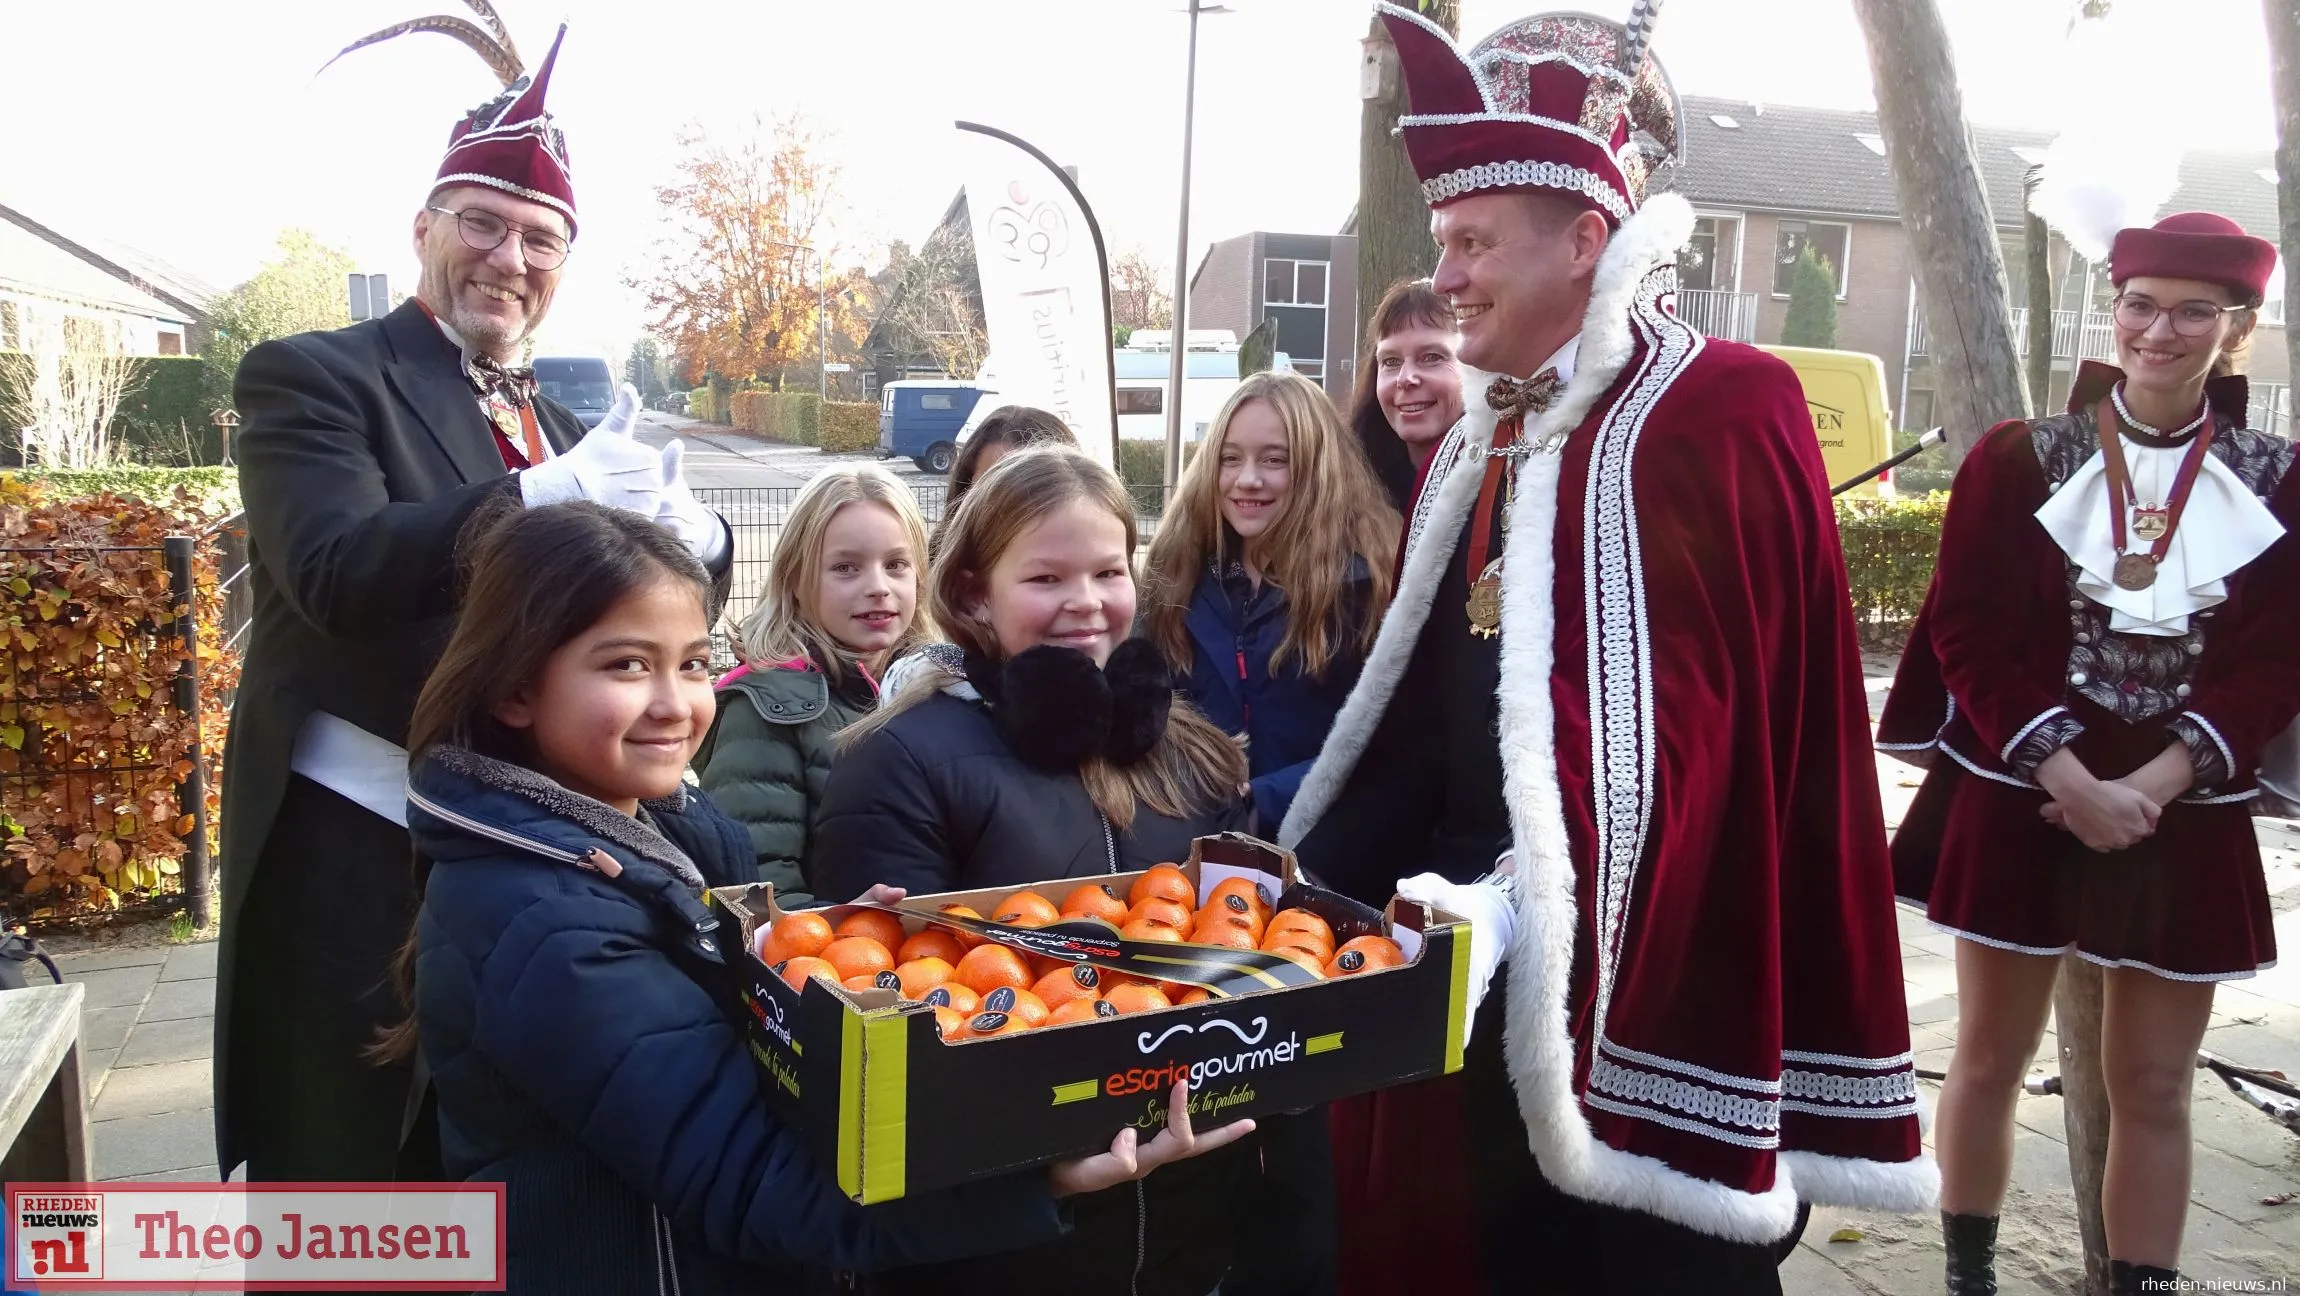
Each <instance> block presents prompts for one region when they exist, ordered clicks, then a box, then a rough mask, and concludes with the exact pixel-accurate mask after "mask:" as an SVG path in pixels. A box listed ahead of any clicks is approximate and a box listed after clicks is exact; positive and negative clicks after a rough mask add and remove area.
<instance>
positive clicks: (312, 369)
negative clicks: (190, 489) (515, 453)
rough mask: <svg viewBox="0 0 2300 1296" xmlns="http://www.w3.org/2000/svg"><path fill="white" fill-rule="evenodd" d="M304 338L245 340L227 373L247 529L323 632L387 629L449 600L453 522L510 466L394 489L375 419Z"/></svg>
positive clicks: (506, 482)
mask: <svg viewBox="0 0 2300 1296" xmlns="http://www.w3.org/2000/svg"><path fill="white" fill-rule="evenodd" d="M305 345H306V344H305V343H304V341H303V339H301V338H282V339H280V340H278V341H273V342H266V343H264V344H263V345H261V346H259V347H256V348H255V349H254V350H252V351H250V352H248V354H247V357H246V358H245V359H243V360H242V361H241V362H240V368H239V375H238V378H237V379H236V381H235V382H234V383H233V388H232V403H233V406H234V407H235V408H236V409H238V410H239V412H240V417H241V419H242V420H243V422H242V424H241V427H240V432H239V435H238V437H237V438H236V441H235V445H234V450H235V452H236V454H237V456H238V459H239V464H240V492H241V495H242V498H244V499H245V500H246V501H247V513H248V526H249V539H250V540H251V541H252V543H253V544H254V546H255V547H256V549H257V551H258V552H260V553H262V554H263V556H264V560H265V564H266V565H267V566H268V567H269V568H270V570H271V571H272V572H273V573H274V575H275V577H276V578H277V580H278V581H279V588H280V592H281V594H282V595H283V596H284V597H285V598H286V599H287V600H288V602H289V603H290V605H292V606H293V607H294V608H295V609H296V611H297V612H298V613H300V614H301V615H302V616H303V617H304V619H305V620H307V621H309V622H311V623H312V624H313V625H315V626H317V627H318V628H319V629H320V630H322V631H324V632H325V633H327V634H330V635H337V636H352V635H360V634H372V633H376V632H379V631H384V630H388V629H391V628H394V627H397V626H400V625H403V624H405V623H407V622H409V621H417V620H423V619H427V618H430V617H436V616H443V615H445V614H447V613H448V612H451V611H453V610H454V598H455V591H454V584H455V582H454V578H453V577H454V562H455V541H456V536H457V533H458V532H460V531H461V530H462V528H463V524H464V523H465V522H466V521H468V520H469V519H470V517H471V515H472V514H473V513H474V512H475V511H477V510H478V509H479V508H480V507H481V506H482V505H484V504H486V503H487V502H488V501H490V500H495V499H503V498H512V499H516V498H517V490H518V487H517V485H516V483H517V480H518V479H517V478H516V477H514V476H513V475H511V474H509V473H506V474H504V475H503V476H502V477H499V478H492V479H489V480H486V481H479V482H472V483H469V484H467V485H463V486H460V487H457V488H454V489H451V490H448V491H445V492H443V493H441V494H439V495H436V496H434V497H432V498H431V499H428V500H424V501H422V502H420V503H408V502H401V501H394V500H393V499H392V498H391V494H390V490H389V488H388V486H387V484H386V482H385V480H384V475H383V469H382V467H381V465H380V464H379V462H378V460H377V456H376V451H375V446H374V444H373V443H372V441H371V437H373V436H374V435H375V427H374V424H375V420H374V418H373V416H372V415H371V413H370V412H369V411H368V410H366V409H364V408H362V405H361V402H360V401H359V400H358V398H357V397H355V396H354V395H353V393H352V392H351V390H350V389H349V388H348V387H346V386H345V384H344V382H343V380H342V378H341V377H340V376H339V375H338V374H336V373H335V372H333V371H332V370H330V369H329V368H328V367H327V366H326V365H323V364H321V363H320V362H319V361H318V360H317V359H316V358H314V356H313V355H312V354H310V353H309V352H308V351H307V350H306V349H305Z"/></svg>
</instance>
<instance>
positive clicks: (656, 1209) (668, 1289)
mask: <svg viewBox="0 0 2300 1296" xmlns="http://www.w3.org/2000/svg"><path fill="white" fill-rule="evenodd" d="M647 1214H648V1216H649V1217H650V1218H649V1220H648V1231H649V1232H651V1233H653V1234H654V1236H655V1296H680V1293H679V1242H678V1239H677V1238H675V1237H673V1236H672V1234H671V1221H669V1220H667V1219H664V1218H663V1208H662V1207H660V1206H654V1205H650V1206H648V1207H647ZM666 1274H668V1275H669V1277H670V1282H669V1285H665V1283H664V1276H665V1275H666Z"/></svg>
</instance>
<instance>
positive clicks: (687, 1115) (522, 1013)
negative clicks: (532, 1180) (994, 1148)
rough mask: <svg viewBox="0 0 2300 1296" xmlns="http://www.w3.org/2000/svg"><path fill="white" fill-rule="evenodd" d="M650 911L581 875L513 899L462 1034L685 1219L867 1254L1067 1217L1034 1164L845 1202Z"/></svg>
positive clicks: (1051, 1223)
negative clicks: (776, 1111)
mask: <svg viewBox="0 0 2300 1296" xmlns="http://www.w3.org/2000/svg"><path fill="white" fill-rule="evenodd" d="M434 921H436V919H434ZM650 922H651V918H650V916H649V915H648V914H646V913H645V912H644V911H642V910H641V909H640V908H639V906H638V905H636V904H635V903H633V902H631V901H630V900H628V899H626V898H624V897H621V896H617V895H612V894H608V893H604V892H602V891H599V890H595V889H592V888H590V887H588V886H585V885H583V884H581V883H579V882H578V883H575V884H573V885H570V886H565V887H562V888H561V889H559V890H558V891H557V893H556V894H549V895H545V896H543V897H541V898H539V899H538V900H536V901H535V902H534V903H532V904H529V905H527V906H526V907H525V908H524V909H522V910H519V911H517V912H516V913H514V914H513V915H512V916H511V917H510V919H509V921H508V923H507V925H506V926H505V927H504V928H503V930H502V931H501V933H500V935H499V937H498V938H497V939H496V940H495V941H494V942H493V944H492V946H491V947H490V948H489V950H488V953H487V954H486V955H485V956H484V957H483V958H482V959H481V960H480V961H479V964H478V966H477V968H476V969H475V972H476V976H475V978H474V984H473V990H474V1001H475V1008H476V1013H477V1019H476V1027H477V1029H476V1031H475V1032H474V1036H473V1043H474V1045H475V1047H476V1048H477V1049H478V1050H479V1051H480V1052H481V1053H482V1054H483V1055H484V1056H485V1057H487V1058H488V1060H489V1061H490V1062H491V1063H492V1064H493V1065H494V1066H495V1068H497V1069H498V1070H499V1071H500V1073H501V1074H502V1076H503V1078H504V1079H505V1080H506V1081H507V1082H508V1083H510V1084H513V1085H515V1086H517V1087H518V1088H519V1089H520V1090H522V1091H524V1092H525V1093H526V1094H528V1095H529V1096H530V1097H531V1098H532V1099H533V1100H534V1101H535V1102H536V1103H537V1104H538V1105H540V1106H541V1107H542V1108H543V1109H544V1110H545V1111H546V1112H547V1113H548V1114H549V1115H550V1116H551V1118H552V1119H553V1120H554V1121H555V1122H556V1123H557V1124H559V1125H560V1126H561V1127H562V1128H564V1129H566V1130H568V1131H570V1132H572V1133H573V1134H574V1135H575V1137H577V1138H578V1139H580V1140H581V1141H582V1142H583V1144H584V1146H585V1147H586V1148H587V1149H589V1150H590V1152H591V1153H592V1154H593V1155H595V1156H597V1157H599V1158H600V1159H601V1160H603V1161H604V1162H605V1163H606V1164H607V1165H608V1166H609V1167H610V1168H611V1169H612V1170H613V1171H614V1172H615V1173H616V1174H617V1175H619V1176H620V1177H622V1178H623V1179H624V1180H625V1181H626V1182H628V1183H630V1184H631V1185H632V1186H633V1187H635V1188H637V1189H638V1190H639V1191H640V1192H642V1193H644V1194H645V1195H646V1197H647V1198H648V1199H649V1200H650V1201H653V1202H655V1203H656V1204H657V1205H659V1206H660V1207H661V1208H662V1209H663V1210H664V1212H665V1213H666V1214H668V1215H670V1216H671V1217H672V1219H673V1220H674V1221H675V1222H676V1223H677V1224H678V1225H680V1226H681V1228H682V1229H683V1230H684V1231H687V1232H689V1233H690V1234H691V1235H693V1236H695V1237H699V1238H701V1239H703V1241H704V1242H705V1243H706V1244H707V1245H708V1246H709V1247H710V1248H711V1249H712V1250H713V1251H715V1252H717V1253H719V1254H721V1255H725V1256H732V1257H736V1258H738V1259H742V1260H748V1261H754V1262H762V1263H764V1262H772V1261H776V1260H780V1259H783V1258H786V1257H791V1258H797V1259H799V1260H801V1261H804V1262H808V1263H813V1264H819V1265H829V1266H832V1267H836V1268H841V1269H860V1270H873V1269H881V1268H887V1267H891V1266H896V1265H906V1264H917V1263H922V1262H931V1261H936V1260H942V1259H948V1258H952V1257H955V1256H961V1255H973V1254H985V1253H991V1252H997V1251H1004V1250H1009V1249H1013V1248H1019V1247H1026V1246H1032V1245H1036V1244H1038V1243H1042V1242H1045V1241H1048V1240H1050V1239H1052V1238H1053V1237H1055V1236H1056V1235H1057V1234H1058V1233H1059V1232H1060V1231H1061V1227H1062V1225H1061V1221H1060V1217H1059V1214H1058V1212H1057V1209H1056V1207H1055V1205H1054V1202H1053V1200H1052V1197H1051V1189H1050V1187H1049V1185H1048V1181H1047V1179H1046V1177H1045V1175H1044V1174H1043V1173H1042V1172H1036V1171H1030V1172H1023V1173H1019V1174H1015V1175H1008V1176H1003V1177H1000V1178H996V1179H990V1180H985V1181H982V1182H979V1183H976V1184H973V1185H969V1186H967V1187H965V1188H962V1189H958V1190H954V1191H950V1192H944V1193H931V1194H923V1195H920V1196H916V1197H907V1198H904V1199H902V1200H900V1201H897V1202H890V1203H886V1204H884V1205H881V1206H872V1207H863V1206H858V1205H856V1204H854V1203H853V1202H851V1201H849V1200H848V1199H847V1198H846V1197H844V1196H843V1195H842V1194H841V1193H840V1192H839V1189H838V1186H837V1184H836V1183H835V1182H833V1180H832V1179H831V1177H830V1176H829V1175H828V1174H826V1173H825V1172H824V1171H823V1169H822V1168H821V1167H820V1166H818V1165H816V1164H815V1162H814V1161H813V1159H812V1157H811V1156H810V1155H809V1153H808V1152H807V1150H806V1148H805V1146H804V1144H803V1142H802V1140H801V1139H800V1137H799V1136H798V1135H797V1134H796V1132H795V1131H792V1130H790V1129H788V1128H786V1127H785V1126H783V1125H782V1124H781V1123H780V1122H779V1121H777V1120H776V1119H775V1118H774V1117H773V1116H772V1115H770V1114H769V1112H768V1109H767V1108H766V1106H765V1105H764V1104H763V1103H761V1102H760V1100H759V1088H758V1086H759V1078H758V1075H757V1071H756V1065H755V1063H754V1062H753V1061H752V1059H751V1057H750V1055H749V1052H748V1050H747V1049H746V1048H745V1046H744V1042H743V1039H742V1035H741V1033H740V1032H739V1031H738V1030H736V1028H735V1027H734V1025H733V1024H732V1023H731V1022H730V1021H729V1020H728V1018H727V1016H726V1014H725V1013H724V1012H723V1011H722V1010H721V1007H720V1005H719V1004H718V1003H717V1002H715V1001H714V1000H713V998H712V996H711V995H710V993H709V992H707V991H706V990H705V989H704V987H703V986H702V985H701V984H699V983H697V982H696V981H695V980H694V979H693V978H691V977H690V976H689V975H687V973H686V972H684V971H683V970H681V969H680V968H679V967H678V966H677V965H676V964H674V963H673V962H672V961H671V959H670V958H669V957H668V956H667V955H666V954H665V953H664V951H663V950H662V949H661V948H659V947H657V946H656V945H655V944H654V943H653V941H652V940H651V939H650Z"/></svg>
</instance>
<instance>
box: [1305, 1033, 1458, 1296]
mask: <svg viewBox="0 0 2300 1296" xmlns="http://www.w3.org/2000/svg"><path fill="white" fill-rule="evenodd" d="M1330 1110H1331V1111H1332V1113H1333V1115H1332V1117H1331V1120H1332V1128H1333V1135H1334V1215H1335V1223H1336V1225H1337V1231H1338V1233H1339V1234H1340V1246H1339V1251H1340V1256H1339V1262H1340V1263H1339V1268H1340V1271H1341V1284H1340V1287H1339V1288H1338V1292H1339V1296H1397V1293H1399V1292H1417V1291H1427V1292H1465V1293H1466V1292H1480V1291H1484V1290H1485V1283H1484V1282H1483V1281H1482V1280H1481V1279H1480V1277H1479V1276H1478V1261H1477V1257H1478V1238H1477V1201H1476V1194H1475V1190H1474V1188H1473V1186H1472V1184H1471V1168H1470V1142H1469V1137H1470V1136H1469V1115H1468V1108H1467V1100H1466V1099H1465V1097H1464V1095H1463V1085H1462V1077H1461V1075H1460V1074H1459V1073H1458V1072H1457V1073H1455V1074H1453V1075H1448V1076H1438V1077H1436V1078H1435V1079H1430V1080H1422V1081H1417V1082H1415V1083H1413V1084H1409V1085H1401V1086H1399V1087H1398V1088H1395V1089H1381V1090H1377V1091H1375V1092H1373V1093H1370V1094H1361V1095H1359V1096H1358V1097H1355V1098H1345V1099H1343V1100H1341V1101H1340V1102H1337V1103H1334V1104H1333V1105H1332V1107H1331V1109H1330Z"/></svg>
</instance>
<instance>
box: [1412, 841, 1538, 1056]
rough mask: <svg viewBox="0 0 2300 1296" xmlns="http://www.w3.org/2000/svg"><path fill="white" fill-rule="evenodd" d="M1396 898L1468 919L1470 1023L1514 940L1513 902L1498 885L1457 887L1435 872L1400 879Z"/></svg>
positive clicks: (1514, 905)
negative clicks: (1413, 901)
mask: <svg viewBox="0 0 2300 1296" xmlns="http://www.w3.org/2000/svg"><path fill="white" fill-rule="evenodd" d="M1398 895H1399V896H1400V897H1401V898H1403V899H1407V900H1415V901H1419V902H1420V903H1422V904H1426V905H1429V906H1430V907H1432V908H1434V909H1443V910H1445V911H1446V912H1448V913H1454V914H1459V915H1461V916H1462V917H1464V918H1467V919H1469V1020H1470V1021H1471V1022H1473V1023H1474V1022H1475V1021H1476V1020H1477V1006H1478V1003H1479V1001H1481V1000H1483V999H1484V998H1485V990H1486V985H1487V983H1489V982H1491V981H1492V980H1493V974H1494V971H1495V969H1497V968H1499V967H1500V966H1501V961H1502V960H1503V959H1505V958H1508V957H1509V949H1510V945H1511V943H1512V942H1513V941H1514V940H1515V939H1516V936H1517V902H1516V901H1515V900H1514V899H1513V898H1512V897H1511V895H1510V893H1509V892H1508V891H1506V890H1504V889H1503V887H1502V885H1501V884H1500V883H1499V882H1491V881H1484V882H1471V883H1467V884H1459V883H1453V882H1448V881H1446V880H1445V879H1444V878H1442V877H1439V876H1438V875H1437V874H1435V873H1416V874H1415V875H1414V876H1412V877H1410V878H1402V879H1400V880H1399V882H1398Z"/></svg>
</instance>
